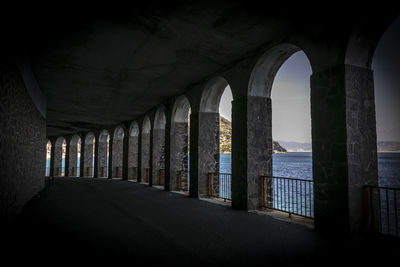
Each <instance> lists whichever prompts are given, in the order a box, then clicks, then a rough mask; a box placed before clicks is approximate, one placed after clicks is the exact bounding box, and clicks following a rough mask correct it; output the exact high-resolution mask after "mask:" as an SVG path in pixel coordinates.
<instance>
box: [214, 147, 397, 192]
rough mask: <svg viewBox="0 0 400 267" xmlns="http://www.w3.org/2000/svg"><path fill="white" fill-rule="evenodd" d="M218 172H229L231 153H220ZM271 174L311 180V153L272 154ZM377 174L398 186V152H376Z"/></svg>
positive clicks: (381, 182) (382, 181)
mask: <svg viewBox="0 0 400 267" xmlns="http://www.w3.org/2000/svg"><path fill="white" fill-rule="evenodd" d="M220 172H221V173H231V154H221V155H220ZM272 175H273V176H277V177H288V178H298V179H306V180H312V179H313V175H312V153H311V152H289V153H284V154H273V155H272ZM378 176H379V185H380V186H388V187H389V186H390V187H400V153H395V152H380V153H378Z"/></svg>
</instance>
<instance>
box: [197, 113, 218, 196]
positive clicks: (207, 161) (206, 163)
mask: <svg viewBox="0 0 400 267" xmlns="http://www.w3.org/2000/svg"><path fill="white" fill-rule="evenodd" d="M192 117H193V114H192ZM192 117H191V118H192ZM198 118H199V121H198V124H197V125H198V126H197V125H196V124H194V123H192V124H191V125H190V126H191V127H193V129H196V133H197V135H198V143H197V144H194V145H196V146H197V149H198V151H197V153H198V159H197V162H193V163H192V164H191V166H193V169H194V168H195V167H194V166H196V165H197V175H198V194H199V196H200V197H206V196H207V189H208V173H210V172H212V173H219V113H212V112H199V113H198ZM191 122H192V119H191ZM196 126H197V127H196ZM191 129H192V128H191ZM196 133H193V132H191V136H193V135H194V134H196ZM192 139H194V138H192ZM191 152H192V151H191ZM191 155H192V153H191ZM194 175H196V174H194ZM193 180H194V179H193ZM193 182H194V181H193Z"/></svg>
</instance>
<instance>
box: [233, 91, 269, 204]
mask: <svg viewBox="0 0 400 267" xmlns="http://www.w3.org/2000/svg"><path fill="white" fill-rule="evenodd" d="M271 122H272V113H271V99H270V98H266V97H255V96H248V97H243V98H239V99H235V100H234V101H233V102H232V207H233V208H237V209H248V210H254V209H257V208H259V207H260V205H261V183H260V175H272V127H271Z"/></svg>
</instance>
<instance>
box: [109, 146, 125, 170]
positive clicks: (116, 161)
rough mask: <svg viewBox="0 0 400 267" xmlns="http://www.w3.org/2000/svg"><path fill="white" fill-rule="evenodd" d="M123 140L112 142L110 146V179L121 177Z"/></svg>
mask: <svg viewBox="0 0 400 267" xmlns="http://www.w3.org/2000/svg"><path fill="white" fill-rule="evenodd" d="M123 141H124V140H123V138H121V139H118V140H114V142H113V146H112V150H113V151H112V153H113V157H112V166H113V170H112V177H116V178H121V177H122V152H123Z"/></svg>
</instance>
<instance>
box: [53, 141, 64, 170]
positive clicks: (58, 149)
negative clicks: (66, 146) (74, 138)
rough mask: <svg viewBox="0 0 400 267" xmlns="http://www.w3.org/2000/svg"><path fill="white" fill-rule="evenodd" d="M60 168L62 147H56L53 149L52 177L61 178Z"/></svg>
mask: <svg viewBox="0 0 400 267" xmlns="http://www.w3.org/2000/svg"><path fill="white" fill-rule="evenodd" d="M61 168H62V145H59V146H56V147H55V149H54V175H55V176H61Z"/></svg>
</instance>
